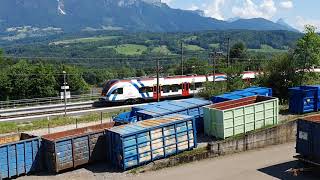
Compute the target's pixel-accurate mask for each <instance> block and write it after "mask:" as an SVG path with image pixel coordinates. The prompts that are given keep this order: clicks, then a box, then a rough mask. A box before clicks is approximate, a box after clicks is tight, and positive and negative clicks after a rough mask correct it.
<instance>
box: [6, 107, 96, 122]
mask: <svg viewBox="0 0 320 180" xmlns="http://www.w3.org/2000/svg"><path fill="white" fill-rule="evenodd" d="M89 109H98V108H95V107H83V108H72V109H67V113H68V112H76V111H83V110H89ZM64 112H65V110H54V111H44V112H29V113H23V114H16V115H4V116H3V115H0V120H3V119H13V118H19V117H29V116H37V115H46V114H48V115H50V114H57V113H64Z"/></svg>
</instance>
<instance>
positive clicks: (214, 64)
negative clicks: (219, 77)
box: [212, 52, 217, 88]
mask: <svg viewBox="0 0 320 180" xmlns="http://www.w3.org/2000/svg"><path fill="white" fill-rule="evenodd" d="M216 56H217V53H216V52H213V53H212V67H213V68H212V78H213V88H215V86H216Z"/></svg>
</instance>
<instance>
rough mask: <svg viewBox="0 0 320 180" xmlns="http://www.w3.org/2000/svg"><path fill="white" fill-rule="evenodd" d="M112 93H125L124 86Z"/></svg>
mask: <svg viewBox="0 0 320 180" xmlns="http://www.w3.org/2000/svg"><path fill="white" fill-rule="evenodd" d="M112 94H123V88H118V89H116V90H114V91H113V92H112Z"/></svg>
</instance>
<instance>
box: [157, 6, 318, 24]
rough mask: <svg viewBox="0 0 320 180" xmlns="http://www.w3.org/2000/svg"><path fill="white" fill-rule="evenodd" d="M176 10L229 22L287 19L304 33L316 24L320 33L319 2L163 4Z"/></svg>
mask: <svg viewBox="0 0 320 180" xmlns="http://www.w3.org/2000/svg"><path fill="white" fill-rule="evenodd" d="M162 1H163V2H165V3H167V4H168V5H169V6H171V7H173V8H179V9H189V10H196V9H201V10H203V11H204V12H205V14H206V16H210V17H213V18H217V19H223V20H228V19H229V18H234V17H241V18H254V17H263V18H266V19H269V20H272V21H277V20H278V19H279V18H283V19H284V20H285V21H286V22H287V23H288V24H290V25H291V26H293V27H295V28H297V29H299V30H302V29H303V27H304V25H305V24H312V25H315V26H316V27H318V30H320V13H319V7H320V1H319V0H162Z"/></svg>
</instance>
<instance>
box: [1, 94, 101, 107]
mask: <svg viewBox="0 0 320 180" xmlns="http://www.w3.org/2000/svg"><path fill="white" fill-rule="evenodd" d="M99 96H100V94H98V93H95V94H83V95H73V96H71V98H69V99H68V103H76V102H86V101H94V100H98V98H99ZM63 102H64V99H61V97H60V96H59V97H46V98H34V99H19V100H12V101H0V109H9V108H19V107H30V106H40V105H53V104H62V103H63Z"/></svg>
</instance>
